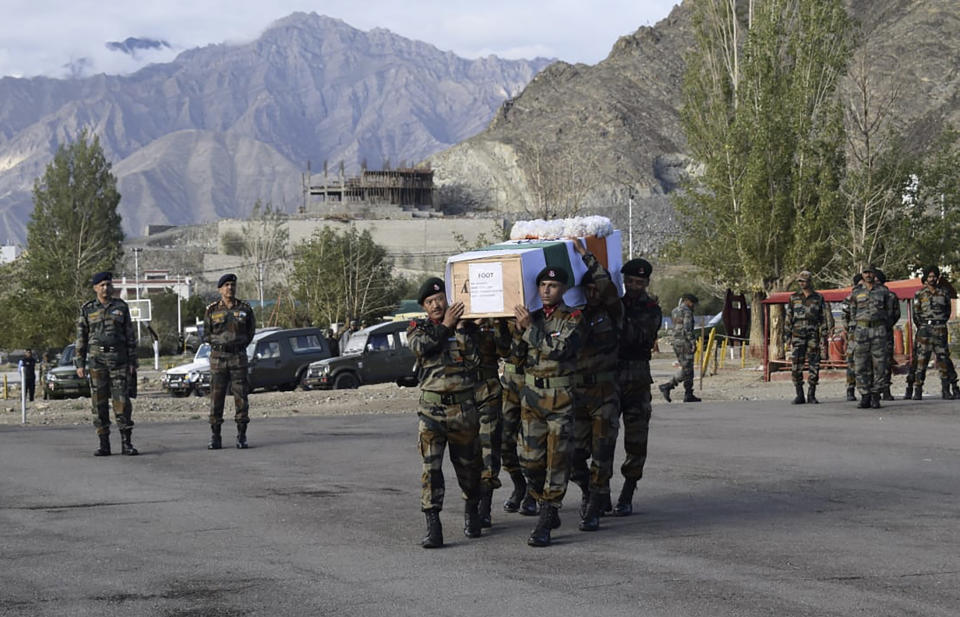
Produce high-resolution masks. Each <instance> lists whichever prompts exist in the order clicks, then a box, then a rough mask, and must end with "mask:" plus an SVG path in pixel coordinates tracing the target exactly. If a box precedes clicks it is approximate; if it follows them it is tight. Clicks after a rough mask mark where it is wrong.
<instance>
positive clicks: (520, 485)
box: [503, 471, 527, 513]
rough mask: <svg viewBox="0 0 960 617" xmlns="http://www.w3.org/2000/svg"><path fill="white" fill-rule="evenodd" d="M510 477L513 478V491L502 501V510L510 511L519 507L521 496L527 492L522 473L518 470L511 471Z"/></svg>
mask: <svg viewBox="0 0 960 617" xmlns="http://www.w3.org/2000/svg"><path fill="white" fill-rule="evenodd" d="M510 479H511V480H513V492H512V493H510V496H509V497H507V500H506V501H504V502H503V511H504V512H511V513H512V512H516V511H517V510H519V509H520V502H521V501H523V496H524V495H526V494H527V481H526V480H524V479H523V473H521V472H519V471H515V472H513V473H511V474H510Z"/></svg>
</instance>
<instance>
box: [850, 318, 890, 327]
mask: <svg viewBox="0 0 960 617" xmlns="http://www.w3.org/2000/svg"><path fill="white" fill-rule="evenodd" d="M885 325H887V322H886V320H883V319H863V320H860V319H858V320H857V327H858V328H879V327H880V326H885Z"/></svg>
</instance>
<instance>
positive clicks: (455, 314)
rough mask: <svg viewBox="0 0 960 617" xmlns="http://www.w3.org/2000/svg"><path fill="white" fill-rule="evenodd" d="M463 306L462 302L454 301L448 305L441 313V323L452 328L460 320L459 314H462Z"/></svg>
mask: <svg viewBox="0 0 960 617" xmlns="http://www.w3.org/2000/svg"><path fill="white" fill-rule="evenodd" d="M463 308H464V307H463V302H454V303H453V304H451V305H450V306H448V307H447V311H446V312H445V313H444V314H443V325H445V326H446V327H448V328H450V329H451V330H453V329H454V328H455V327H456V325H457V322H458V321H460V316H461V315H463Z"/></svg>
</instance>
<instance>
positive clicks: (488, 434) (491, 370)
mask: <svg viewBox="0 0 960 617" xmlns="http://www.w3.org/2000/svg"><path fill="white" fill-rule="evenodd" d="M477 351H478V353H479V361H480V366H479V368H478V369H477V389H476V394H475V396H476V401H477V414H478V416H479V420H480V451H481V452H482V457H483V471H482V472H481V474H480V485H481V486H482V487H483V488H485V489H497V488H500V486H501V485H500V436H501V422H502V417H501V408H502V405H503V388H502V386H501V385H500V375H499V372H498V370H497V365H498V363H499V356H498V355H497V333H496V331H495V330H494V323H493V320H492V319H483V320H481V321H480V322H479V324H478V327H477Z"/></svg>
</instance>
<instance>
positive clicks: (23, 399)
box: [17, 360, 27, 424]
mask: <svg viewBox="0 0 960 617" xmlns="http://www.w3.org/2000/svg"><path fill="white" fill-rule="evenodd" d="M17 371H18V372H19V373H20V424H26V423H27V389H26V388H25V387H24V386H25V385H26V384H25V383H24V379H23V360H20V364H19V365H18V366H17Z"/></svg>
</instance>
